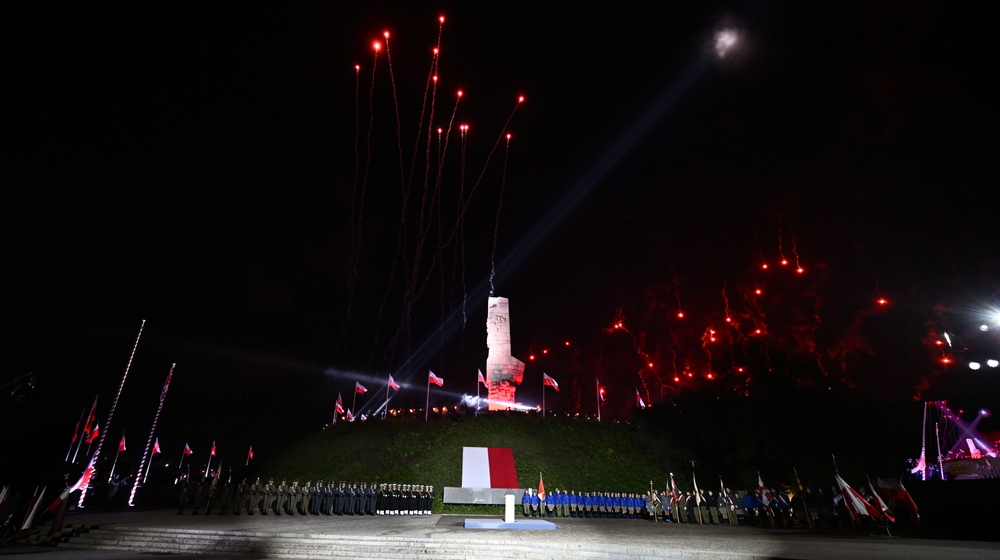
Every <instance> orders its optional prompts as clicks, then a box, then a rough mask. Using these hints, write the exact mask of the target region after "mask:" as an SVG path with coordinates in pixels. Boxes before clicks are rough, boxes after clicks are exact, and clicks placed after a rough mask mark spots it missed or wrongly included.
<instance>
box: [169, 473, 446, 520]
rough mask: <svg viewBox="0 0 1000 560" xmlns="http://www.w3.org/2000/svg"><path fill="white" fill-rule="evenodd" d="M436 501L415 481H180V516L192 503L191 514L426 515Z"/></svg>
mask: <svg viewBox="0 0 1000 560" xmlns="http://www.w3.org/2000/svg"><path fill="white" fill-rule="evenodd" d="M433 503H434V487H433V486H424V485H416V484H381V485H378V486H376V484H375V483H372V484H371V485H369V484H368V483H367V482H362V483H360V484H359V483H356V482H350V483H348V482H339V483H335V482H323V481H322V480H319V481H316V483H315V484H313V482H312V481H307V482H305V484H299V481H298V480H293V481H292V482H291V483H289V482H288V481H287V480H282V481H281V482H280V483H278V484H275V480H274V479H273V478H271V479H268V481H267V482H266V483H265V482H261V479H260V478H258V479H257V480H256V481H255V482H249V481H248V480H247V479H245V478H244V479H243V481H242V482H240V483H234V482H232V481H229V482H222V481H220V480H219V479H218V478H213V477H207V478H204V479H202V480H200V481H194V480H191V481H184V482H182V483H181V494H180V504H179V508H178V510H177V514H178V515H181V514H183V513H184V510H185V509H187V508H188V507H192V508H193V511H192V512H191V514H192V515H199V513H201V512H202V511H204V513H205V515H211V514H212V512H213V511H215V510H217V511H218V515H226V512H227V511H229V509H230V508H232V509H233V514H235V515H240V513H242V512H244V511H245V512H246V514H247V515H253V514H254V513H259V514H260V515H268V513H271V514H273V515H295V514H299V515H430V513H431V507H432V505H433Z"/></svg>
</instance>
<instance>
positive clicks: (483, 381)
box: [476, 369, 490, 388]
mask: <svg viewBox="0 0 1000 560" xmlns="http://www.w3.org/2000/svg"><path fill="white" fill-rule="evenodd" d="M476 371H478V372H479V382H480V383H482V384H483V385H485V386H486V387H487V388H489V386H490V384H489V383H487V382H486V378H485V377H483V370H481V369H480V370H476Z"/></svg>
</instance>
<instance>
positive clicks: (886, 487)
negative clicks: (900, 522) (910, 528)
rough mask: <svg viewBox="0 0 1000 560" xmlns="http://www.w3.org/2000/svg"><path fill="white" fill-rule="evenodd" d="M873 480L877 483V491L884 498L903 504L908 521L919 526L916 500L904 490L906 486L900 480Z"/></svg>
mask: <svg viewBox="0 0 1000 560" xmlns="http://www.w3.org/2000/svg"><path fill="white" fill-rule="evenodd" d="M875 482H877V483H878V489H877V491H878V493H879V494H881V495H882V497H883V498H885V499H886V500H889V501H892V502H896V503H900V504H903V506H904V507H905V508H906V513H907V514H909V516H910V521H912V522H913V524H914V525H915V526H917V527H920V511H919V510H918V509H917V504H916V502H914V501H913V496H911V495H910V493H909V492H907V491H906V487H904V486H903V483H902V481H899V480H896V479H889V480H883V479H881V478H876V479H875Z"/></svg>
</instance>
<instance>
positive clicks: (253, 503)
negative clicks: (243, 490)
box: [247, 476, 264, 515]
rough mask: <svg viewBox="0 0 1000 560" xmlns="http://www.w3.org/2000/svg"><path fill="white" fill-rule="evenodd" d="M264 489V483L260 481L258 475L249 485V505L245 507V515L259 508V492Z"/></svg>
mask: <svg viewBox="0 0 1000 560" xmlns="http://www.w3.org/2000/svg"><path fill="white" fill-rule="evenodd" d="M263 489H264V485H263V484H261V483H260V477H259V476H258V477H257V480H256V481H255V482H254V483H253V484H251V485H250V507H249V508H247V515H253V512H254V511H256V510H259V508H260V493H261V491H262V490H263Z"/></svg>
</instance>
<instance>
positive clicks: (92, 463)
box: [77, 319, 146, 507]
mask: <svg viewBox="0 0 1000 560" xmlns="http://www.w3.org/2000/svg"><path fill="white" fill-rule="evenodd" d="M145 326H146V320H145V319H143V320H142V324H141V325H139V334H138V335H137V336H136V337H135V344H134V345H133V346H132V353H131V354H129V357H128V364H127V365H126V366H125V373H124V374H123V375H122V382H121V383H119V384H118V392H117V393H115V400H113V401H111V410H109V411H108V419H107V420H105V421H104V433H102V434H101V439H99V440H97V449H96V450H95V451H94V455H93V456H92V457H91V458H90V467H89V468H93V469H94V472H96V470H97V459H98V458H99V457H100V456H101V448H102V447H104V438H105V436H107V435H108V430H110V429H111V420H112V419H113V418H114V417H115V408H117V407H118V399H119V397H121V396H122V389H123V388H124V387H125V380H126V379H128V372H129V370H130V369H132V359H133V358H135V350H136V348H138V347H139V339H140V338H142V329H143V327H145ZM88 451H89V448H88ZM91 476H93V475H91ZM89 488H90V485H89V484H85V485H84V486H83V488H82V489H81V490H82V491H81V492H80V502H79V503H78V504H77V507H83V500H84V498H86V497H87V490H88V489H89Z"/></svg>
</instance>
